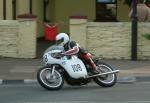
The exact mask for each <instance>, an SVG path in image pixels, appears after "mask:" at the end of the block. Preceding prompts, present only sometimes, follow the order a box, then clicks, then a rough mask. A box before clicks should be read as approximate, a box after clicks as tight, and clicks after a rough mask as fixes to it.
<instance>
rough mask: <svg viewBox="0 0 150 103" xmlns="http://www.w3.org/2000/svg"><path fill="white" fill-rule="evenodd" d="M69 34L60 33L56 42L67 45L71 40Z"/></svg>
mask: <svg viewBox="0 0 150 103" xmlns="http://www.w3.org/2000/svg"><path fill="white" fill-rule="evenodd" d="M69 40H70V39H69V36H68V35H67V34H66V33H59V34H58V35H57V36H56V43H57V44H60V45H63V46H64V45H65V44H66V43H67V42H68V41H69Z"/></svg>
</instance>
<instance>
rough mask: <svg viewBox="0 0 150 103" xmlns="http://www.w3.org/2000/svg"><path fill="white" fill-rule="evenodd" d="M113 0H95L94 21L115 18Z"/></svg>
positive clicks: (109, 20) (112, 19) (111, 20)
mask: <svg viewBox="0 0 150 103" xmlns="http://www.w3.org/2000/svg"><path fill="white" fill-rule="evenodd" d="M116 16H117V9H116V1H115V0H96V21H101V22H113V21H117V20H116Z"/></svg>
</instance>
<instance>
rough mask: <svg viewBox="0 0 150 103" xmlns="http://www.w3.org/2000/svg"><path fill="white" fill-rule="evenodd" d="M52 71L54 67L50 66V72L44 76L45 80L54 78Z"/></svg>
mask: <svg viewBox="0 0 150 103" xmlns="http://www.w3.org/2000/svg"><path fill="white" fill-rule="evenodd" d="M54 71H55V65H53V66H52V70H51V71H50V73H48V74H47V75H46V79H51V78H53V77H54Z"/></svg>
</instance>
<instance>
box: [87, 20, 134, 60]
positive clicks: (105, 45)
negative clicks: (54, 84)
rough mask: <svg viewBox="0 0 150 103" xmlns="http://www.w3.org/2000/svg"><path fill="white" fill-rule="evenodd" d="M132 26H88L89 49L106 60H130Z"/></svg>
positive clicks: (119, 24)
mask: <svg viewBox="0 0 150 103" xmlns="http://www.w3.org/2000/svg"><path fill="white" fill-rule="evenodd" d="M130 28H131V25H129V23H111V22H110V23H102V22H101V23H94V22H90V23H88V24H87V49H88V50H89V51H90V52H92V53H94V54H96V55H99V56H101V57H104V58H109V59H110V58H115V59H130V55H131V36H130V35H131V32H130V31H131V30H130Z"/></svg>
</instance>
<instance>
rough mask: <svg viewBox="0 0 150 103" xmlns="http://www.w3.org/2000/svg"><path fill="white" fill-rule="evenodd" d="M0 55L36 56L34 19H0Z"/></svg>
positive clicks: (16, 56)
mask: <svg viewBox="0 0 150 103" xmlns="http://www.w3.org/2000/svg"><path fill="white" fill-rule="evenodd" d="M0 56H1V57H15V58H35V57H36V21H26V20H19V21H13V20H0Z"/></svg>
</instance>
